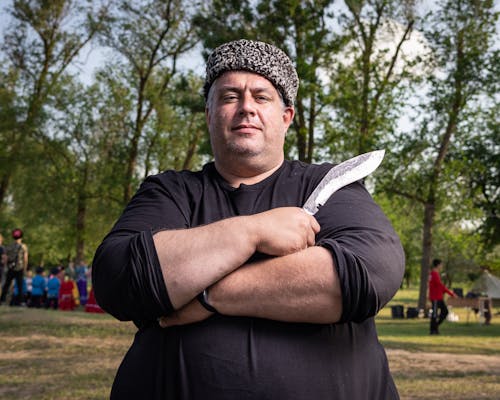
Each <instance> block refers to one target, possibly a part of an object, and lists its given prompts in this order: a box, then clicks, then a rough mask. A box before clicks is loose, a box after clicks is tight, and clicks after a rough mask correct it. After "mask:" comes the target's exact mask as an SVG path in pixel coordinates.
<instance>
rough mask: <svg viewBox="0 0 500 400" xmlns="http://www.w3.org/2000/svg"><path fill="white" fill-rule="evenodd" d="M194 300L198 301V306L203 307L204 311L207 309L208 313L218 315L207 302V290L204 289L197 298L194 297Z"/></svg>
mask: <svg viewBox="0 0 500 400" xmlns="http://www.w3.org/2000/svg"><path fill="white" fill-rule="evenodd" d="M196 298H197V299H198V301H199V302H200V304H201V305H202V306H203V307H205V309H207V310H208V311H210V312H213V313H217V314H218V313H219V312H218V311H217V310H216V309H215V307H214V306H213V305H211V304H210V303H209V302H208V289H205V290H204V291H203V292H201V293H200V294H199V295H198V296H196Z"/></svg>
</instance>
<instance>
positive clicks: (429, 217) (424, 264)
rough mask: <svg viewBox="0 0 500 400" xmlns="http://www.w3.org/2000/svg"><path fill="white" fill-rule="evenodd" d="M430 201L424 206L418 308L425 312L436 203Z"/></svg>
mask: <svg viewBox="0 0 500 400" xmlns="http://www.w3.org/2000/svg"><path fill="white" fill-rule="evenodd" d="M430 197H431V199H430V201H428V202H426V203H425V206H424V230H423V235H422V236H423V237H422V261H421V264H420V291H419V295H418V308H419V309H420V310H424V309H425V308H426V307H425V306H426V302H427V283H428V280H429V265H430V263H431V254H432V227H433V224H434V213H435V209H436V208H435V203H434V200H432V196H430Z"/></svg>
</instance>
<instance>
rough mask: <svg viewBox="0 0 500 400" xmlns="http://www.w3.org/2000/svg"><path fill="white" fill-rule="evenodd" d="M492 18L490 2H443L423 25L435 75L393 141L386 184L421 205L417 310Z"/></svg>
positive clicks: (448, 202)
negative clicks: (414, 121)
mask: <svg viewBox="0 0 500 400" xmlns="http://www.w3.org/2000/svg"><path fill="white" fill-rule="evenodd" d="M496 18H497V16H496V14H495V13H494V12H493V2H492V1H484V2H477V1H475V0H459V1H443V2H441V3H439V8H438V9H437V10H435V11H433V12H431V14H430V16H429V19H427V20H426V23H425V24H424V26H423V27H422V29H423V30H424V32H425V35H426V38H427V39H428V44H429V46H430V47H431V49H432V58H431V59H429V60H427V63H428V64H431V63H432V65H433V66H434V72H433V74H431V75H430V76H429V77H428V79H427V80H426V82H425V86H424V89H427V92H426V96H425V98H424V99H423V101H422V104H420V107H419V114H420V115H421V116H422V117H421V118H420V120H418V124H419V128H418V130H417V131H416V132H415V134H414V136H413V137H412V138H407V137H405V138H403V137H399V141H395V146H394V147H395V148H396V149H397V150H398V153H399V155H400V157H399V159H397V160H396V159H395V160H394V162H395V164H394V165H393V170H392V172H393V173H392V178H394V179H391V180H389V182H391V183H390V184H388V185H386V188H387V190H389V191H391V192H393V193H397V194H399V195H402V196H405V197H407V198H408V199H410V200H411V201H415V202H418V203H420V204H421V205H422V207H423V222H422V226H423V233H422V258H421V265H420V292H419V304H418V306H419V308H425V303H426V296H427V279H428V272H429V265H430V262H431V257H432V253H433V229H434V225H435V222H436V213H437V212H441V213H442V212H444V211H446V208H447V207H448V208H452V209H453V207H454V206H458V202H457V203H454V204H453V205H452V201H453V199H456V200H458V199H459V198H460V193H461V187H460V184H461V183H463V182H460V181H458V182H457V181H456V180H452V177H453V176H454V174H453V166H454V163H452V158H451V157H450V149H451V148H453V147H454V145H458V144H459V143H460V141H463V140H466V138H470V137H471V135H472V132H473V131H472V130H471V127H472V126H473V122H474V121H475V120H476V117H477V112H478V109H479V107H480V106H481V103H482V102H481V98H483V97H484V96H485V95H487V93H485V90H484V88H485V83H486V82H487V81H488V79H491V76H490V75H488V71H490V70H491V69H492V68H493V66H492V64H491V63H492V61H493V58H492V41H493V35H494V29H495V20H496ZM455 142H456V144H455ZM456 150H457V151H459V150H458V148H457V149H456ZM457 184H458V186H457Z"/></svg>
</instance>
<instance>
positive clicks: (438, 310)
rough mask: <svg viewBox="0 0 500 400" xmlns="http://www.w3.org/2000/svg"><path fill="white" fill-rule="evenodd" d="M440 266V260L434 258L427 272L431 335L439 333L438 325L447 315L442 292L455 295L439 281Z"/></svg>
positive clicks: (441, 265)
mask: <svg viewBox="0 0 500 400" xmlns="http://www.w3.org/2000/svg"><path fill="white" fill-rule="evenodd" d="M442 268H443V263H442V261H441V260H439V259H437V258H436V259H434V260H433V261H432V266H431V273H430V274H429V300H430V301H431V306H432V314H431V332H430V333H431V335H439V325H441V323H442V322H443V321H444V320H445V318H446V316H447V315H448V307H447V306H446V303H445V302H444V299H443V295H444V293H448V294H449V295H450V296H452V297H456V294H455V293H453V292H452V291H451V290H450V289H448V288H447V287H446V286H445V285H444V283H443V282H441V276H440V272H441V269H442Z"/></svg>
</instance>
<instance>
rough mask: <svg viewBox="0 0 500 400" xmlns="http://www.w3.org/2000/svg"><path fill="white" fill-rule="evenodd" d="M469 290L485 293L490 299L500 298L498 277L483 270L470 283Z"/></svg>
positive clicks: (499, 279) (480, 293)
mask: <svg viewBox="0 0 500 400" xmlns="http://www.w3.org/2000/svg"><path fill="white" fill-rule="evenodd" d="M471 292H473V293H477V294H479V295H486V296H488V297H491V298H492V299H500V278H497V277H496V276H494V275H491V274H490V273H489V272H488V271H484V272H483V273H482V274H481V276H480V277H479V278H477V280H476V281H475V282H474V284H473V285H472V288H471Z"/></svg>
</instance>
